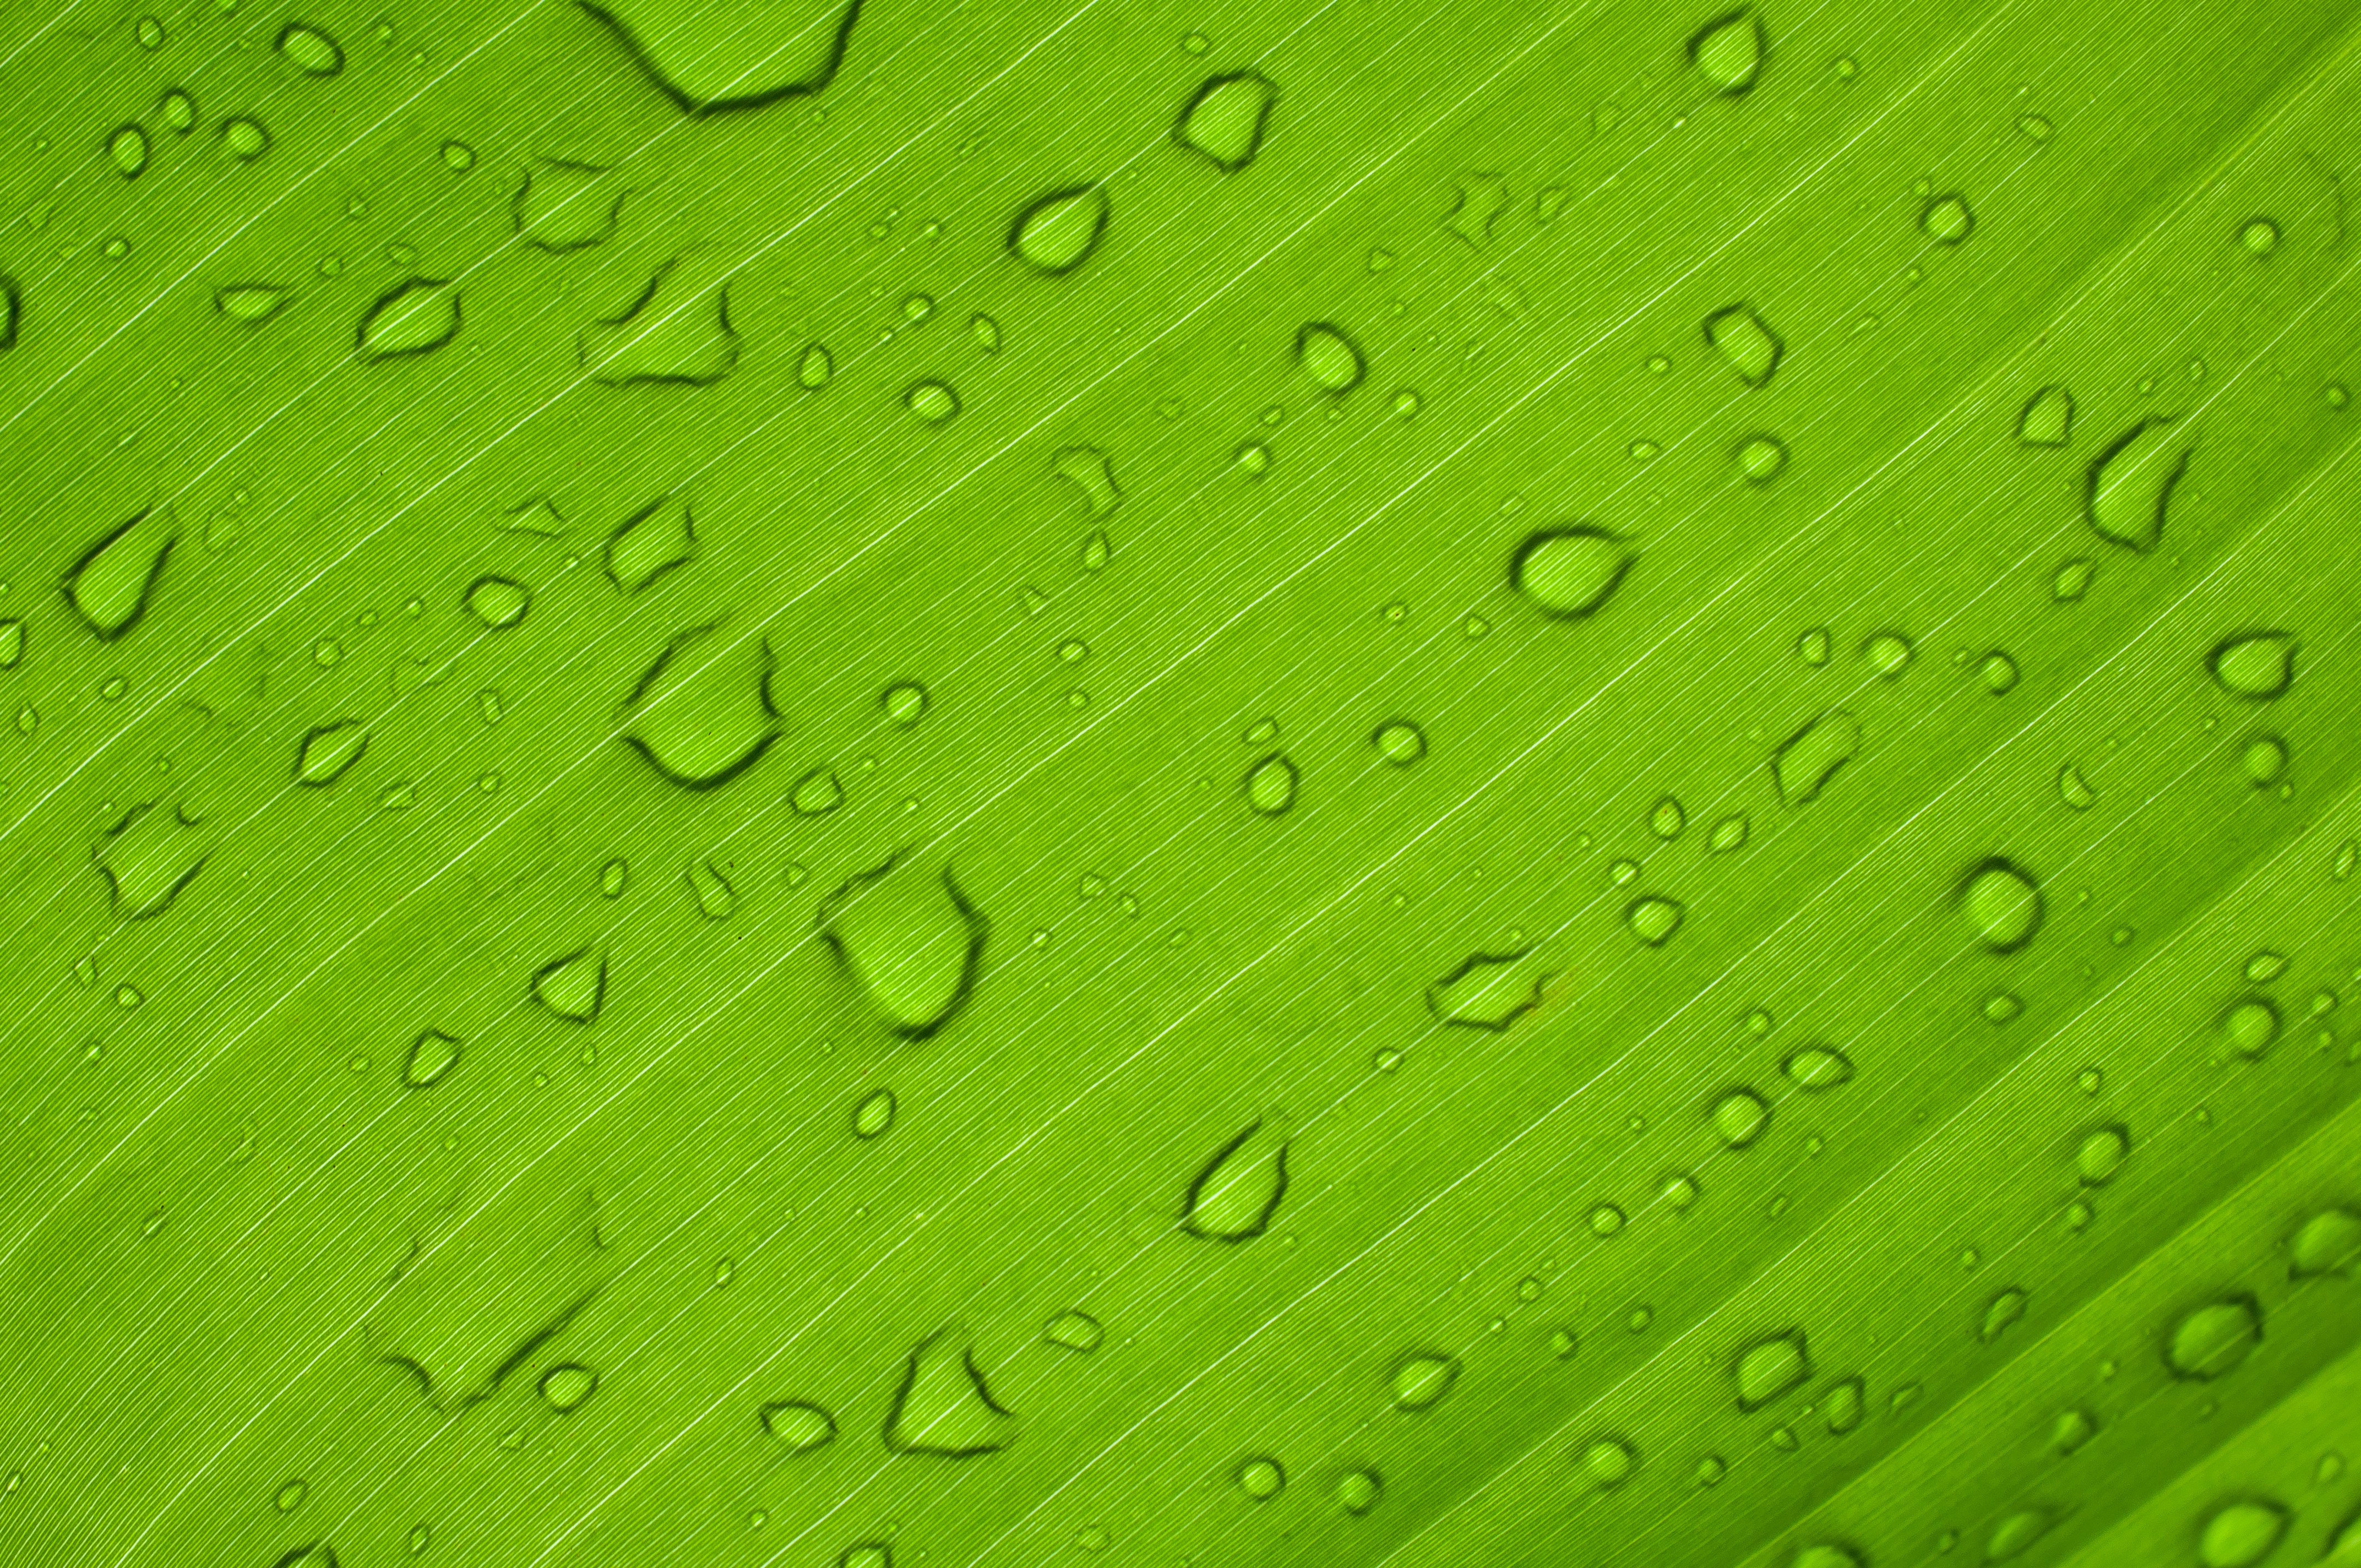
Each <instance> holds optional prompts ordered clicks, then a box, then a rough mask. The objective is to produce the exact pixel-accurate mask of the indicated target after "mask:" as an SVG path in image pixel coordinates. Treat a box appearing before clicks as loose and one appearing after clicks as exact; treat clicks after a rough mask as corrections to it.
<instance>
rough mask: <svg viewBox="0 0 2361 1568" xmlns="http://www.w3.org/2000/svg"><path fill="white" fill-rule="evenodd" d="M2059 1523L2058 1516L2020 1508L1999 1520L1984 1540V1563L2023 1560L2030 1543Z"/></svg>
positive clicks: (2047, 1510) (2042, 1509)
mask: <svg viewBox="0 0 2361 1568" xmlns="http://www.w3.org/2000/svg"><path fill="white" fill-rule="evenodd" d="M2057 1522H2058V1519H2057V1515H2055V1514H2054V1513H2052V1512H2051V1511H2050V1510H2049V1509H2048V1508H2019V1509H2017V1510H2016V1511H2015V1513H2013V1514H2009V1515H2007V1516H2006V1517H2005V1518H2004V1519H2001V1521H2000V1522H1999V1523H1998V1524H1995V1525H1993V1528H1992V1533H1991V1534H1990V1535H1988V1536H1986V1537H1985V1538H1984V1561H1985V1562H1987V1563H2005V1562H2007V1561H2008V1560H2009V1559H2011V1558H2013V1557H2018V1556H2022V1555H2023V1554H2024V1553H2025V1552H2026V1550H2027V1549H2029V1548H2030V1547H2031V1546H2032V1545H2033V1543H2034V1542H2035V1541H2039V1540H2040V1539H2041V1538H2042V1537H2043V1536H2045V1535H2047V1534H2048V1533H2049V1527H2050V1526H2051V1525H2053V1524H2055V1523H2057Z"/></svg>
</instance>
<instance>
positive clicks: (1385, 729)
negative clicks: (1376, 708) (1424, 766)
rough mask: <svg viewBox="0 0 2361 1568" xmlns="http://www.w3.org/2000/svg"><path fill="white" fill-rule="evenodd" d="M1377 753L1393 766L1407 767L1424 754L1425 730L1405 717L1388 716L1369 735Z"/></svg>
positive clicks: (1423, 756)
mask: <svg viewBox="0 0 2361 1568" xmlns="http://www.w3.org/2000/svg"><path fill="white" fill-rule="evenodd" d="M1369 744H1370V745H1372V746H1375V747H1376V748H1377V749H1378V756H1380V757H1383V758H1384V759H1385V760H1386V761H1387V762H1391V763H1392V764H1393V765H1394V766H1395V767H1398V768H1407V767H1410V766H1411V765H1413V764H1414V763H1416V762H1421V761H1422V760H1423V759H1424V758H1425V756H1426V731H1424V730H1423V729H1420V728H1419V727H1418V726H1417V725H1415V724H1413V723H1411V721H1410V720H1409V719H1407V718H1389V719H1388V720H1386V722H1385V723H1383V724H1380V725H1378V728H1377V730H1376V732H1375V733H1373V734H1372V735H1370V737H1369Z"/></svg>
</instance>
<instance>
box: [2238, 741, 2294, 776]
mask: <svg viewBox="0 0 2361 1568" xmlns="http://www.w3.org/2000/svg"><path fill="white" fill-rule="evenodd" d="M2288 760H2289V752H2288V743H2287V742H2286V741H2285V740H2280V739H2279V737H2278V736H2276V735H2262V736H2257V738H2255V739H2254V740H2249V741H2247V742H2246V749H2245V751H2242V752H2240V753H2239V764H2240V766H2241V767H2243V768H2244V769H2245V770H2246V782H2247V783H2249V784H2253V785H2254V786H2255V787H2256V788H2257V789H2268V788H2269V787H2270V786H2271V785H2273V784H2277V783H2279V780H2280V779H2281V777H2283V776H2284V775H2285V774H2286V773H2287V769H2288Z"/></svg>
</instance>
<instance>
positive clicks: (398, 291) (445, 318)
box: [355, 278, 459, 363]
mask: <svg viewBox="0 0 2361 1568" xmlns="http://www.w3.org/2000/svg"><path fill="white" fill-rule="evenodd" d="M458 335H459V291H458V290H457V289H456V287H454V286H453V285H452V284H451V282H450V281H449V280H446V279H440V278H419V279H413V280H411V281H410V282H407V283H401V284H398V285H396V286H395V287H394V288H393V289H392V290H390V291H388V292H387V293H384V294H381V295H379V297H378V301H377V302H376V303H375V304H373V305H371V306H370V307H369V309H368V314H367V315H365V316H363V317H361V324H360V330H359V332H358V334H357V337H356V340H355V345H356V347H357V349H358V351H359V353H360V356H361V357H362V358H363V359H366V360H368V361H370V362H372V363H375V362H378V361H380V360H386V359H402V358H407V357H409V356H412V355H419V354H432V353H433V352H434V350H436V349H438V348H440V347H442V346H443V345H445V344H446V343H448V342H450V341H451V340H452V339H453V338H455V337H456V336H458Z"/></svg>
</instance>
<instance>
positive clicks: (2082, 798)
mask: <svg viewBox="0 0 2361 1568" xmlns="http://www.w3.org/2000/svg"><path fill="white" fill-rule="evenodd" d="M2058 798H2059V800H2062V801H2064V802H2065V803H2066V805H2067V806H2068V807H2069V808H2070V809H2071V810H2075V811H2088V810H2090V809H2091V807H2092V806H2095V805H2097V804H2098V801H2099V796H2098V793H2097V792H2096V791H2095V790H2093V789H2092V787H2091V786H2090V784H2089V783H2088V782H2087V781H2086V780H2085V779H2084V778H2083V777H2082V770H2081V769H2080V768H2078V767H2076V766H2075V765H2074V764H2073V763H2071V762H2068V763H2066V764H2064V765H2063V766H2062V767H2060V768H2059V770H2058Z"/></svg>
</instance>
